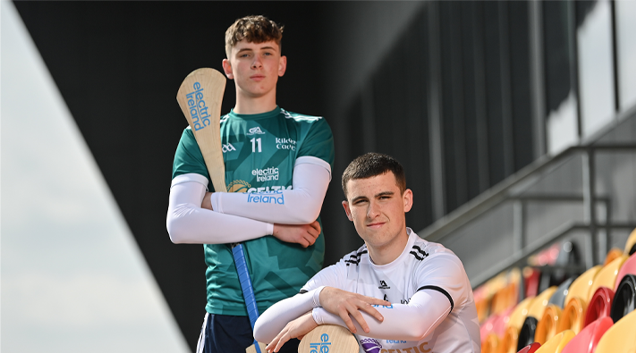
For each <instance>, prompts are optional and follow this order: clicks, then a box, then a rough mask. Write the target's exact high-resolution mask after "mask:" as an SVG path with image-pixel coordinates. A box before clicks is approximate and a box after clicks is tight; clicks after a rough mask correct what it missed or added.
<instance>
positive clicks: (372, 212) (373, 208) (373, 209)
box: [367, 201, 380, 219]
mask: <svg viewBox="0 0 636 353" xmlns="http://www.w3.org/2000/svg"><path fill="white" fill-rule="evenodd" d="M379 214H380V208H379V205H378V204H377V203H376V202H373V201H371V202H369V208H368V209H367V218H369V219H373V218H375V217H377V216H378V215H379Z"/></svg>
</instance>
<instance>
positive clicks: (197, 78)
mask: <svg viewBox="0 0 636 353" xmlns="http://www.w3.org/2000/svg"><path fill="white" fill-rule="evenodd" d="M225 82H226V79H225V76H223V74H222V73H220V72H218V71H216V70H214V69H210V68H201V69H197V70H194V71H192V72H191V73H190V74H189V75H188V76H186V78H185V79H184V80H183V82H182V83H181V86H180V87H179V91H178V92H177V102H179V106H180V107H181V111H183V115H184V116H185V118H186V120H188V124H190V128H191V129H192V132H194V137H195V138H196V140H197V143H198V144H199V149H201V153H202V154H203V159H204V160H205V165H206V166H207V168H208V173H210V179H211V180H212V185H214V191H217V192H226V191H227V189H226V185H225V163H224V162H223V150H222V149H221V131H220V128H221V126H220V123H219V120H220V119H221V103H223V93H225Z"/></svg>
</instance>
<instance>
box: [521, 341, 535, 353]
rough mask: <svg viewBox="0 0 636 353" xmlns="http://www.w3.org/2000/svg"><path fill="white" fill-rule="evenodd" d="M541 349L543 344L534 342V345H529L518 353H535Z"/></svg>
mask: <svg viewBox="0 0 636 353" xmlns="http://www.w3.org/2000/svg"><path fill="white" fill-rule="evenodd" d="M539 348H541V344H539V343H537V342H534V343H532V344H529V345H527V346H525V347H523V348H521V350H519V351H518V352H517V353H534V352H536V351H537V349H539Z"/></svg>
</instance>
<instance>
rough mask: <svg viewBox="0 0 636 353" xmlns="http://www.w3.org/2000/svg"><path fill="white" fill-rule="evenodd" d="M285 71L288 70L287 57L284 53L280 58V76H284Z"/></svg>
mask: <svg viewBox="0 0 636 353" xmlns="http://www.w3.org/2000/svg"><path fill="white" fill-rule="evenodd" d="M285 71H287V57H286V56H284V55H283V56H281V57H280V59H278V77H283V75H284V74H285Z"/></svg>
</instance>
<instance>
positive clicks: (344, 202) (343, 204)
mask: <svg viewBox="0 0 636 353" xmlns="http://www.w3.org/2000/svg"><path fill="white" fill-rule="evenodd" d="M342 207H343V208H344V210H345V213H346V214H347V218H349V220H350V221H351V222H353V217H351V209H350V208H349V202H347V201H342Z"/></svg>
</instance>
